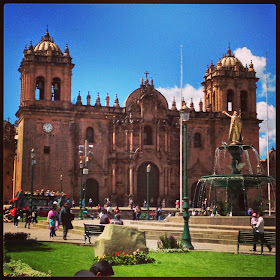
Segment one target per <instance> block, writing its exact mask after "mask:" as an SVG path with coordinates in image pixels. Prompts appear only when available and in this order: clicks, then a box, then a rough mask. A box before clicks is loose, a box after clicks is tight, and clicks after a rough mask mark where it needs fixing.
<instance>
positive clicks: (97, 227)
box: [84, 224, 105, 244]
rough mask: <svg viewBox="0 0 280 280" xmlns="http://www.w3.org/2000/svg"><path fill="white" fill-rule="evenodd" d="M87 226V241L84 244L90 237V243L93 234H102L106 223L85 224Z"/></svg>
mask: <svg viewBox="0 0 280 280" xmlns="http://www.w3.org/2000/svg"><path fill="white" fill-rule="evenodd" d="M84 227H85V242H84V244H86V240H87V238H88V241H89V243H91V242H90V237H91V236H92V235H100V234H101V233H102V232H103V231H104V228H105V225H102V224H84Z"/></svg>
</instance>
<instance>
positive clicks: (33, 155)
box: [29, 149, 36, 211]
mask: <svg viewBox="0 0 280 280" xmlns="http://www.w3.org/2000/svg"><path fill="white" fill-rule="evenodd" d="M34 165H36V160H35V152H34V149H31V190H30V199H29V209H30V211H32V203H33V177H34Z"/></svg>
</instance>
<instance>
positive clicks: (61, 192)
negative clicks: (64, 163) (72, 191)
mask: <svg viewBox="0 0 280 280" xmlns="http://www.w3.org/2000/svg"><path fill="white" fill-rule="evenodd" d="M60 193H61V194H62V175H60Z"/></svg>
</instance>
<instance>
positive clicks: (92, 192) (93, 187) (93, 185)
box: [85, 178, 99, 206]
mask: <svg viewBox="0 0 280 280" xmlns="http://www.w3.org/2000/svg"><path fill="white" fill-rule="evenodd" d="M89 198H91V199H92V205H93V206H97V204H98V203H99V185H98V183H97V181H96V180H94V179H93V178H89V179H87V185H86V196H85V200H86V201H85V202H86V205H87V204H88V200H89Z"/></svg>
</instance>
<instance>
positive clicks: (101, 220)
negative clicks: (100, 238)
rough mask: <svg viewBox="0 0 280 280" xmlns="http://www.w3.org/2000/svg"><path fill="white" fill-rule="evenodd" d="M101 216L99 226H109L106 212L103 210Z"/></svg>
mask: <svg viewBox="0 0 280 280" xmlns="http://www.w3.org/2000/svg"><path fill="white" fill-rule="evenodd" d="M102 214H103V215H102V216H101V218H100V224H110V218H109V216H108V214H107V210H106V209H104V208H103V210H102Z"/></svg>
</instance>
